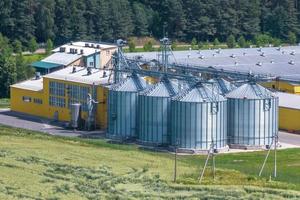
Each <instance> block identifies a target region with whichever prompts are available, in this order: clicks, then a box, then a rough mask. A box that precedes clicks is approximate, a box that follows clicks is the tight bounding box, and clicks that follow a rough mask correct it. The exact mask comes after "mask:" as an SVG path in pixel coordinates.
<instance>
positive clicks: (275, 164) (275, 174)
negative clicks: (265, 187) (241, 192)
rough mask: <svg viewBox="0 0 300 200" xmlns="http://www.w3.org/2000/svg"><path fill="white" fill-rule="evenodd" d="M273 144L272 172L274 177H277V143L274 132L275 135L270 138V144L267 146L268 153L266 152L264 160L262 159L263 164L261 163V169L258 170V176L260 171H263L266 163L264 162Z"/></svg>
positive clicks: (276, 135)
mask: <svg viewBox="0 0 300 200" xmlns="http://www.w3.org/2000/svg"><path fill="white" fill-rule="evenodd" d="M273 145H274V174H273V176H274V177H275V178H276V177H277V145H278V134H275V135H274V136H273V138H272V142H271V145H270V146H269V150H268V153H267V155H266V157H265V160H264V162H263V165H262V167H261V169H260V171H259V174H258V176H261V175H262V172H263V170H264V168H265V165H266V163H267V160H268V158H269V155H270V152H271V150H272V147H273Z"/></svg>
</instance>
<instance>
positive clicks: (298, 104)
mask: <svg viewBox="0 0 300 200" xmlns="http://www.w3.org/2000/svg"><path fill="white" fill-rule="evenodd" d="M275 94H276V96H278V97H279V107H284V108H292V109H297V110H300V95H297V94H289V93H284V92H276V93H275Z"/></svg>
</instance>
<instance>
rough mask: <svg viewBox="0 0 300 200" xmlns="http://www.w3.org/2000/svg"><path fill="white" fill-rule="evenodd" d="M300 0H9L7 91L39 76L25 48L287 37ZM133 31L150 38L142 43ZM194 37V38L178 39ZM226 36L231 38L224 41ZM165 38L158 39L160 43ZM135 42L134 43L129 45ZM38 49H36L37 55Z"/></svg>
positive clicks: (0, 38)
mask: <svg viewBox="0 0 300 200" xmlns="http://www.w3.org/2000/svg"><path fill="white" fill-rule="evenodd" d="M299 2H300V0H159V1H158V0H1V1H0V98H3V97H9V86H10V85H11V84H13V83H15V82H19V81H22V80H26V79H28V78H30V77H32V76H33V74H34V70H33V68H32V67H30V66H29V64H30V62H29V61H26V59H25V58H24V56H23V52H24V51H29V52H35V50H36V49H37V48H38V47H44V48H45V49H46V54H45V55H48V54H50V53H51V49H52V48H53V46H58V45H61V44H64V43H67V42H70V41H77V40H93V41H106V42H115V41H116V39H118V38H122V39H129V48H128V51H131V52H133V51H153V50H158V48H157V45H156V47H155V48H154V46H153V44H154V43H155V41H153V40H155V39H156V40H157V39H159V38H162V37H163V36H164V35H167V36H168V37H169V38H171V40H172V41H173V43H172V48H173V49H177V50H184V48H188V49H189V48H190V47H191V48H192V49H202V48H211V47H213V48H220V47H221V48H226V47H228V48H234V47H249V46H250V45H252V44H254V45H256V46H265V45H269V44H272V45H274V46H279V45H281V44H282V43H288V44H291V45H294V44H296V43H297V42H298V39H297V38H299V36H300V15H299V11H300V5H298V3H299ZM132 38H137V39H139V38H150V39H151V40H150V41H146V42H145V43H144V44H143V45H144V46H143V48H139V49H137V48H136V44H135V42H136V40H135V41H134V40H131V39H132ZM179 43H183V44H185V43H188V44H191V45H190V46H188V47H187V46H185V47H183V46H177V44H179ZM224 43H226V44H225V45H224ZM156 44H157V43H156ZM126 50H127V49H126ZM33 56H35V55H33Z"/></svg>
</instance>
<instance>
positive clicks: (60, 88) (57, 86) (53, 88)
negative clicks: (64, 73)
mask: <svg viewBox="0 0 300 200" xmlns="http://www.w3.org/2000/svg"><path fill="white" fill-rule="evenodd" d="M49 93H50V95H53V96H60V97H64V96H65V84H64V83H59V82H54V81H50V83H49Z"/></svg>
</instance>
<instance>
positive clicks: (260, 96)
mask: <svg viewBox="0 0 300 200" xmlns="http://www.w3.org/2000/svg"><path fill="white" fill-rule="evenodd" d="M226 97H227V98H228V139H229V144H230V145H232V146H238V147H239V146H245V147H246V146H264V145H269V144H271V142H272V137H273V136H274V135H275V134H277V133H278V98H277V97H276V96H275V95H273V94H272V93H271V92H270V91H269V90H267V89H266V88H264V87H262V86H260V85H258V84H256V83H246V84H243V85H242V86H240V87H238V88H237V89H235V90H233V91H232V92H230V93H228V94H227V95H226Z"/></svg>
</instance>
